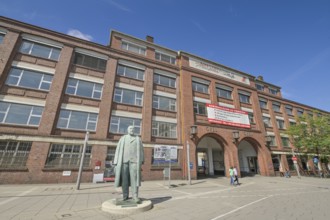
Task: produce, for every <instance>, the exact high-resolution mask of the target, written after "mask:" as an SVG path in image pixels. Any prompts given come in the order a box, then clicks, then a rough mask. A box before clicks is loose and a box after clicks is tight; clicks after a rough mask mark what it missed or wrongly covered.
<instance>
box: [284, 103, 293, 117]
mask: <svg viewBox="0 0 330 220" xmlns="http://www.w3.org/2000/svg"><path fill="white" fill-rule="evenodd" d="M288 111H289V112H288ZM285 113H286V114H287V115H293V107H292V106H291V105H285Z"/></svg>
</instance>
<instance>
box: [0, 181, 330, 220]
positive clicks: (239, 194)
mask: <svg viewBox="0 0 330 220" xmlns="http://www.w3.org/2000/svg"><path fill="white" fill-rule="evenodd" d="M240 182H241V183H242V184H241V185H240V186H236V187H235V186H230V185H229V179H227V178H224V177H222V178H211V179H202V180H193V181H192V185H188V182H187V181H184V180H172V181H171V185H172V187H171V188H168V181H165V182H164V181H145V182H143V183H142V187H141V188H140V197H141V198H145V199H149V200H152V202H153V204H154V207H153V209H151V210H149V211H147V212H144V213H141V214H136V215H133V216H118V215H117V216H116V215H111V214H109V213H106V212H103V211H101V205H102V203H103V202H104V201H106V200H109V199H114V198H121V196H122V195H121V192H120V189H116V188H115V187H114V186H113V183H98V184H91V183H83V184H81V186H80V190H76V185H75V184H40V185H39V184H33V185H0V219H43V220H45V219H46V220H47V219H64V220H66V219H68V220H69V219H70V220H72V219H94V220H98V219H157V220H162V219H167V220H168V219H180V220H182V219H196V220H197V219H198V220H201V219H212V220H215V219H236V220H237V219H245V220H247V219H261V218H266V219H330V215H328V213H329V212H328V205H329V201H330V190H329V188H330V179H319V178H304V177H303V178H302V179H298V178H296V177H292V178H280V177H260V176H256V177H246V178H242V179H240ZM316 204H317V205H316ZM251 210H252V211H251ZM292 213H294V214H292ZM288 216H290V218H289V217H288Z"/></svg>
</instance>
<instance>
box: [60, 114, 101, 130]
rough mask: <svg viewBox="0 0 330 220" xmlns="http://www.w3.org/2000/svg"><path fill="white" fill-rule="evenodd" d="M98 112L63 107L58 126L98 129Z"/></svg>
mask: <svg viewBox="0 0 330 220" xmlns="http://www.w3.org/2000/svg"><path fill="white" fill-rule="evenodd" d="M97 118H98V114H96V113H88V112H78V111H71V110H64V109H62V110H61V112H60V117H59V120H58V123H57V127H58V128H64V129H76V130H89V131H95V130H96V123H97Z"/></svg>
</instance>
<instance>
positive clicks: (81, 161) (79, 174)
mask: <svg viewBox="0 0 330 220" xmlns="http://www.w3.org/2000/svg"><path fill="white" fill-rule="evenodd" d="M88 139H89V131H87V132H86V135H85V140H84V147H83V152H82V154H81V158H80V166H79V171H78V179H77V190H79V189H80V179H81V174H82V170H83V165H84V158H85V151H86V147H87V142H88Z"/></svg>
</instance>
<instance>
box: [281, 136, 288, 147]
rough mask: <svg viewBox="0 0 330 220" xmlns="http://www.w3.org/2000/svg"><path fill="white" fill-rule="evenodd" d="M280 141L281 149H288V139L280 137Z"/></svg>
mask: <svg viewBox="0 0 330 220" xmlns="http://www.w3.org/2000/svg"><path fill="white" fill-rule="evenodd" d="M281 141H282V146H283V147H290V142H289V138H287V137H281Z"/></svg>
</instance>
